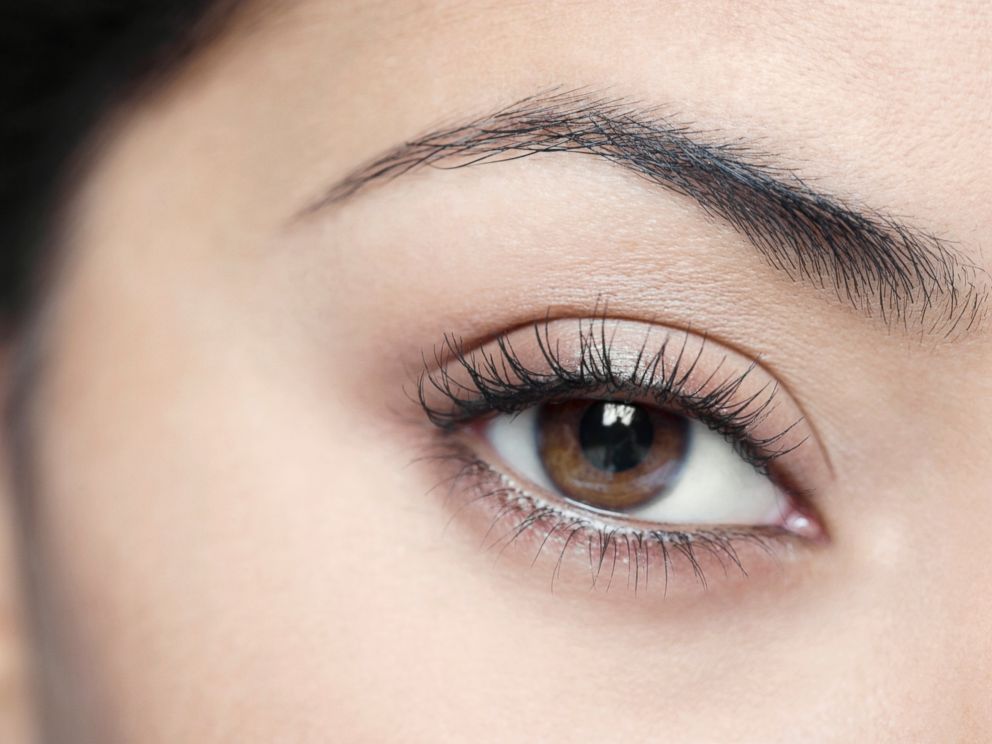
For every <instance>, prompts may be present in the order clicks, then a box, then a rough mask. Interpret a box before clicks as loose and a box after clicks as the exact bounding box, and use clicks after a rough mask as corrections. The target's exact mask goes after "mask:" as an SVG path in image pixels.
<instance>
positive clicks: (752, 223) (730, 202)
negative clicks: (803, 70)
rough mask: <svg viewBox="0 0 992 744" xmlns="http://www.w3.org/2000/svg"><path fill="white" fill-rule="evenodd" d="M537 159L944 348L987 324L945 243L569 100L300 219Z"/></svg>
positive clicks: (362, 178) (978, 278)
mask: <svg viewBox="0 0 992 744" xmlns="http://www.w3.org/2000/svg"><path fill="white" fill-rule="evenodd" d="M541 153H579V154H585V155H592V156H596V157H599V158H602V159H604V160H606V161H609V162H611V163H614V164H616V165H618V166H620V167H622V168H624V169H626V170H628V171H631V172H633V173H635V174H636V175H638V176H640V177H641V178H644V179H646V180H647V181H650V182H651V183H654V184H656V185H658V186H660V187H662V188H664V189H667V190H669V191H673V192H675V193H677V194H680V195H683V196H687V197H689V198H691V199H692V200H694V201H695V202H696V203H697V204H698V205H699V206H700V207H701V208H702V210H703V211H704V212H705V213H706V214H707V215H708V216H710V217H714V218H719V219H722V220H723V221H725V222H727V223H729V224H730V225H731V226H732V227H733V228H734V229H735V230H736V231H737V232H738V233H740V234H741V235H743V236H744V237H745V238H746V239H747V240H748V241H749V242H750V243H751V244H752V245H753V246H755V247H756V248H757V249H758V250H759V251H760V252H761V254H762V255H763V256H764V258H765V260H766V261H767V262H768V263H769V264H771V265H772V266H773V267H774V268H776V269H778V270H780V271H782V272H784V273H785V274H786V275H787V276H788V277H789V278H791V279H792V280H794V281H796V282H800V283H809V284H813V285H815V286H817V287H820V288H822V289H831V290H833V291H834V292H835V293H836V295H837V297H839V298H840V299H841V300H843V301H846V302H847V303H848V304H850V305H852V306H853V307H854V308H856V309H857V310H858V311H860V312H861V313H862V314H864V315H866V316H868V317H880V318H881V320H882V321H883V322H884V323H886V324H887V325H890V326H893V325H898V326H902V327H903V328H905V329H906V330H907V331H908V330H910V329H912V330H919V331H922V332H923V333H925V334H937V335H943V336H945V337H951V336H952V335H956V334H960V333H962V332H966V331H968V330H971V329H974V328H976V327H978V326H979V325H980V323H981V322H982V321H983V320H984V317H985V315H986V314H987V308H986V304H987V299H988V295H989V286H988V281H987V279H988V275H987V273H986V272H985V271H984V270H983V269H982V268H981V267H979V266H976V265H975V264H974V263H973V262H971V261H970V260H968V259H967V258H966V257H965V256H963V255H962V254H961V253H960V252H959V251H957V250H956V249H955V248H954V247H953V246H952V245H951V244H950V243H949V242H948V241H946V240H943V239H941V238H938V237H936V236H934V235H932V234H930V233H928V232H926V231H923V230H919V229H915V228H913V227H911V226H909V225H908V224H904V223H902V222H899V221H897V220H896V219H894V218H893V217H890V216H888V215H886V214H884V213H882V212H880V211H878V210H874V209H871V208H867V207H857V208H855V207H853V206H851V205H849V204H848V203H845V202H844V201H843V200H841V199H838V198H836V197H831V196H828V195H827V194H824V193H820V192H818V191H815V190H814V189H813V188H811V187H810V186H809V185H808V184H807V183H806V181H804V180H803V179H802V178H800V177H799V176H798V175H797V174H796V173H795V172H793V171H791V170H789V169H785V168H781V167H776V166H773V165H771V164H769V163H767V162H766V160H767V157H759V156H758V154H757V153H755V152H754V150H753V149H752V148H749V147H748V146H747V145H746V144H745V143H744V142H743V141H742V140H736V141H732V142H718V143H712V142H706V141H704V140H703V138H702V134H701V133H700V132H698V131H694V130H693V129H691V128H690V127H687V126H685V125H681V124H677V123H674V122H673V120H672V119H671V118H670V117H666V116H662V115H660V113H659V109H658V108H656V107H655V108H644V107H642V106H640V105H638V104H637V103H635V102H631V101H627V100H625V99H622V98H602V97H591V96H588V95H586V94H584V93H582V92H580V91H570V92H556V91H550V92H547V93H541V94H538V95H535V96H531V97H528V98H525V99H523V100H521V101H518V102H516V103H514V104H512V105H510V106H508V107H506V108H503V109H500V110H498V111H496V112H495V113H492V114H489V115H487V116H483V117H481V118H477V119H473V120H471V121H468V122H466V123H462V124H458V125H454V126H450V127H445V128H442V129H438V130H435V131H432V132H429V133H427V134H424V135H422V136H420V137H417V138H416V139H413V140H410V141H408V142H405V143H403V144H401V145H399V146H398V147H395V148H393V149H391V150H389V151H387V152H385V153H384V154H382V155H381V156H379V157H377V158H375V159H374V160H372V161H371V162H368V163H366V164H364V165H362V166H360V167H359V168H357V169H356V170H354V171H352V172H351V173H349V174H348V175H346V176H345V177H344V178H343V179H341V180H340V181H338V182H337V183H335V184H334V185H333V186H332V187H331V188H330V189H329V190H328V191H326V192H325V193H324V194H323V195H322V196H321V197H320V198H319V199H318V200H317V201H316V202H314V203H313V204H312V205H310V206H309V207H308V208H307V209H306V210H304V214H309V213H313V212H316V211H319V210H321V209H324V208H325V207H327V206H329V205H332V204H338V203H341V202H343V201H345V200H347V199H349V198H350V197H352V196H353V195H355V194H357V193H358V192H360V191H362V190H364V189H365V188H366V187H368V186H369V185H371V184H373V183H375V182H380V181H388V180H392V179H394V178H397V177H399V176H401V175H404V174H407V173H411V172H413V171H416V170H418V169H420V168H424V167H433V168H440V169H456V168H464V167H470V166H475V165H481V164H486V163H497V162H505V161H508V160H517V159H520V158H526V157H530V156H532V155H537V154H541Z"/></svg>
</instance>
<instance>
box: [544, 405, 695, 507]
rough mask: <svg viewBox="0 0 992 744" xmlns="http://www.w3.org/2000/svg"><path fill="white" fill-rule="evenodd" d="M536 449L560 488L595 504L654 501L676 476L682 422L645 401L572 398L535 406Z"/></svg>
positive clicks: (682, 450) (682, 447)
mask: <svg viewBox="0 0 992 744" xmlns="http://www.w3.org/2000/svg"><path fill="white" fill-rule="evenodd" d="M537 441H538V453H539V456H540V460H541V464H542V465H543V467H544V470H545V472H546V473H547V475H548V477H549V478H550V479H551V481H552V482H553V483H554V484H555V486H556V487H557V488H558V489H559V490H560V491H561V493H562V494H563V495H564V496H566V497H568V498H569V499H572V500H573V501H577V502H579V503H582V504H586V505H587V506H591V507H594V508H597V509H608V510H611V511H623V510H625V509H632V508H635V507H638V506H643V505H644V504H646V503H648V502H650V501H654V500H656V499H658V498H659V497H660V496H662V495H663V494H664V493H665V492H666V491H667V490H668V489H669V487H670V486H671V485H672V484H674V482H675V481H676V479H677V478H678V475H679V472H680V470H681V466H682V463H683V461H684V460H685V457H686V453H687V450H688V446H687V445H688V421H687V420H686V419H685V418H684V417H682V416H678V415H675V414H673V413H668V412H666V411H661V410H659V409H657V408H653V407H650V406H643V405H637V404H634V403H624V402H619V401H592V400H576V401H569V402H567V403H560V404H552V403H549V404H546V405H544V406H542V407H541V409H540V411H539V412H538V418H537Z"/></svg>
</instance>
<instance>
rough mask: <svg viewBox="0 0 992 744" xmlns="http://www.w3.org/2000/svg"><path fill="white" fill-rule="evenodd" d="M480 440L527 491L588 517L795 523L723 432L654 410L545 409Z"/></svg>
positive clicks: (583, 404)
mask: <svg viewBox="0 0 992 744" xmlns="http://www.w3.org/2000/svg"><path fill="white" fill-rule="evenodd" d="M485 435H486V437H487V439H488V441H489V443H490V445H491V446H492V448H493V450H494V451H495V453H496V454H497V455H498V456H499V457H500V458H502V459H503V460H504V461H505V467H506V468H507V469H508V470H510V471H512V472H513V473H515V474H516V475H517V476H518V477H519V478H521V479H523V480H525V481H527V482H528V485H530V486H531V487H535V486H536V487H537V488H538V489H540V490H543V491H544V492H546V493H550V494H552V495H553V496H555V497H557V498H559V499H562V500H565V501H567V502H571V503H573V504H577V505H580V506H582V507H584V508H586V509H590V510H593V511H596V512H600V513H608V514H617V515H622V516H624V517H626V518H628V519H635V520H638V521H641V522H655V523H659V524H673V525H674V524H694V525H735V526H745V525H746V526H752V525H753V526H759V525H773V524H779V525H782V524H788V523H789V520H790V519H791V520H793V522H795V520H797V519H800V517H799V515H798V514H793V513H792V512H793V510H792V508H791V504H790V499H789V497H788V495H787V494H786V492H785V491H784V490H783V489H782V488H780V487H778V486H777V485H776V484H775V483H774V482H773V481H772V479H771V478H770V477H769V476H768V475H766V474H765V473H763V472H760V471H759V470H758V469H757V468H756V467H755V466H753V465H752V464H751V463H749V462H747V461H745V460H744V459H743V458H742V457H741V455H740V454H738V453H737V451H735V449H734V447H733V446H732V445H731V444H729V443H728V442H727V441H726V440H725V439H724V437H723V436H721V435H720V434H719V433H717V432H714V431H712V430H711V429H710V428H708V427H707V426H706V425H704V424H702V423H701V422H699V421H697V420H694V419H691V418H688V417H686V416H683V415H680V414H678V413H675V412H673V411H667V410H663V409H661V408H658V407H656V406H651V405H641V404H637V403H631V402H624V401H610V400H589V399H579V400H572V401H567V402H563V403H545V404H541V405H536V406H532V407H530V408H527V409H526V410H524V411H522V412H521V413H519V414H517V415H507V414H501V415H498V416H496V417H495V418H493V419H491V420H490V421H489V422H488V423H487V425H486V427H485ZM789 526H791V527H793V528H795V527H801V525H797V524H791V525H789Z"/></svg>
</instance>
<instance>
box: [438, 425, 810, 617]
mask: <svg viewBox="0 0 992 744" xmlns="http://www.w3.org/2000/svg"><path fill="white" fill-rule="evenodd" d="M446 438H447V441H446V442H445V443H444V444H443V445H442V449H441V450H440V451H438V452H437V453H435V455H434V456H433V457H432V458H431V459H432V461H434V462H438V463H441V464H442V465H443V468H442V469H444V470H447V471H448V472H447V474H446V475H445V477H444V479H443V480H442V483H444V484H446V486H445V488H444V489H443V491H444V493H445V498H444V501H445V503H446V505H447V507H448V509H449V510H450V512H451V514H452V520H451V521H458V522H460V523H462V524H464V525H465V526H466V527H468V528H469V531H470V532H471V533H473V534H475V536H476V537H475V540H474V541H473V542H474V543H475V545H476V547H477V548H478V550H479V551H480V552H481V553H482V554H483V555H491V556H492V557H493V558H494V559H495V561H496V562H497V563H500V564H509V565H512V568H513V570H514V572H515V574H517V575H519V576H522V577H523V576H525V577H527V580H534V579H536V580H537V582H538V584H537V585H538V586H539V587H544V588H545V589H550V590H551V591H554V592H562V591H573V590H577V591H579V592H580V593H586V594H587V593H588V592H589V591H590V590H593V591H595V592H596V593H603V594H606V595H610V596H617V595H622V594H627V593H629V594H633V595H635V596H637V597H639V598H640V599H646V598H651V597H655V598H665V599H668V600H672V599H675V598H677V597H679V596H687V595H688V596H691V595H694V594H698V593H699V592H700V591H707V590H711V589H713V588H715V587H716V586H718V585H721V586H724V585H741V583H742V581H744V580H745V579H746V580H747V583H748V584H753V583H754V581H755V580H756V579H757V578H760V577H765V578H768V577H771V576H774V575H776V574H781V573H782V571H783V569H784V568H785V567H786V566H787V565H788V563H790V562H791V559H792V558H794V557H796V556H798V555H800V554H803V553H805V552H806V551H808V550H809V549H811V548H812V546H813V541H810V540H808V539H804V538H801V537H799V536H798V535H796V534H794V533H790V532H789V531H788V530H785V529H782V528H780V527H774V526H764V527H753V528H746V527H733V526H728V527H720V526H712V525H709V526H704V527H693V526H689V525H681V526H677V527H679V528H678V529H673V528H672V527H670V526H665V525H657V524H654V525H635V524H630V523H622V522H619V521H616V520H611V519H609V518H606V517H603V516H601V515H594V514H591V513H583V512H582V511H581V510H580V509H577V508H573V507H572V506H571V505H566V504H558V503H551V502H549V501H547V500H545V499H542V498H540V497H537V496H535V495H533V494H529V493H527V492H526V491H525V490H523V489H522V488H521V487H520V485H519V484H517V483H515V482H514V481H513V480H512V479H511V478H510V477H508V476H507V475H505V474H503V473H501V472H499V471H498V470H496V469H494V468H493V467H492V466H491V465H490V464H489V463H487V462H486V461H484V460H482V459H481V458H480V457H479V456H478V455H476V454H475V452H474V450H473V449H472V448H471V447H470V446H468V445H466V444H465V443H464V442H463V441H460V440H459V439H458V438H457V435H446ZM517 572H520V573H517Z"/></svg>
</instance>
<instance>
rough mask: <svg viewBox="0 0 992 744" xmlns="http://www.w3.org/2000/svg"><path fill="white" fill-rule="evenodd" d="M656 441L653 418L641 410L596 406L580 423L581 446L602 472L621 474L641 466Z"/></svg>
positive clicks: (620, 405) (606, 404)
mask: <svg viewBox="0 0 992 744" xmlns="http://www.w3.org/2000/svg"><path fill="white" fill-rule="evenodd" d="M653 441H654V427H653V426H652V424H651V417H650V416H649V415H648V413H647V412H646V411H645V410H644V409H643V408H641V407H639V406H630V405H627V404H626V403H611V402H609V401H602V402H600V403H593V404H592V405H591V406H589V408H588V409H587V410H586V412H585V413H584V414H583V415H582V420H581V421H580V422H579V445H580V446H581V447H582V454H583V455H585V458H586V459H587V460H588V461H589V462H590V463H592V465H594V466H595V467H597V468H599V469H600V470H605V471H607V472H610V473H619V472H621V471H623V470H630V469H631V468H636V467H637V466H638V465H640V464H641V463H642V462H643V461H644V458H645V457H646V456H647V454H648V451H649V450H650V449H651V443H652V442H653Z"/></svg>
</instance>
